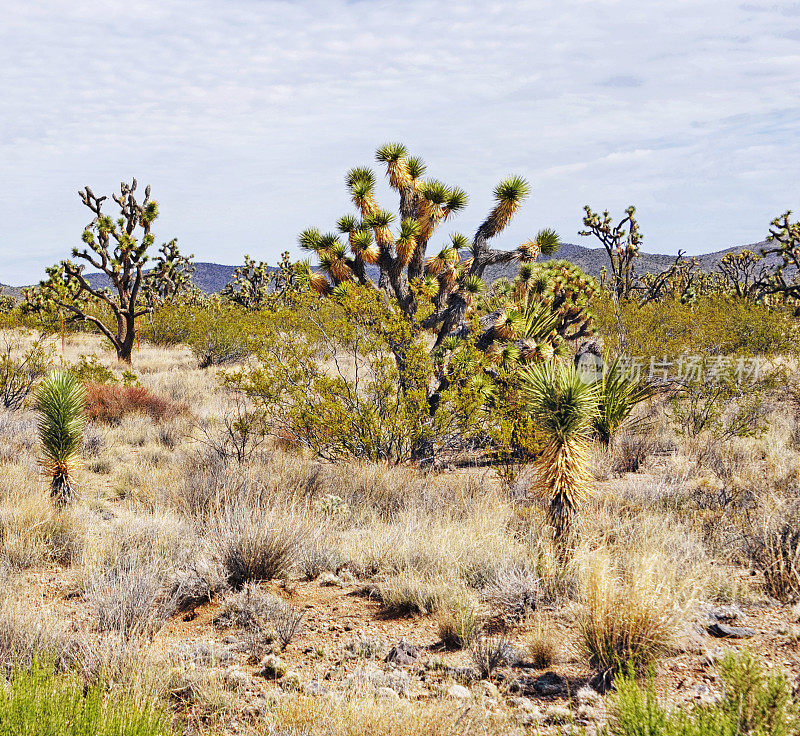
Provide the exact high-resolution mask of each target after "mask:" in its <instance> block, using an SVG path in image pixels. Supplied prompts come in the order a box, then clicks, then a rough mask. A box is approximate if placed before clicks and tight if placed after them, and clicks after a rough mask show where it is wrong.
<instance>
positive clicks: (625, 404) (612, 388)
mask: <svg viewBox="0 0 800 736" xmlns="http://www.w3.org/2000/svg"><path fill="white" fill-rule="evenodd" d="M598 392H599V395H600V396H599V399H600V400H599V411H598V413H597V416H596V417H595V419H594V430H595V432H596V433H597V437H598V439H599V440H600V442H601V443H602V444H603V447H608V446H609V445H610V444H611V441H612V440H613V439H614V435H615V434H616V433H617V431H618V430H619V428H620V427H622V426H623V425H624V424H625V423H626V422H628V421H629V419H630V416H631V412H632V411H633V410H634V408H635V407H636V405H637V404H640V403H641V402H642V401H646V400H647V399H649V398H650V397H651V396H653V394H654V393H655V391H654V389H653V386H652V385H651V384H650V383H648V382H647V381H645V380H643V379H641V378H634V377H632V376H629V375H627V374H626V372H625V370H624V368H623V366H621V365H620V362H619V358H617V359H616V360H615V361H614V362H613V363H611V365H609V366H607V367H606V366H604V367H603V375H602V377H601V378H600V380H599V381H598Z"/></svg>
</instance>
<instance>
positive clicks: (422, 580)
mask: <svg viewBox="0 0 800 736" xmlns="http://www.w3.org/2000/svg"><path fill="white" fill-rule="evenodd" d="M371 592H372V593H374V595H376V596H377V598H378V599H379V600H380V602H381V604H382V605H383V607H384V608H385V609H386V613H387V614H389V615H392V616H410V615H412V614H428V613H434V612H435V611H438V610H439V609H440V608H441V607H442V605H443V604H444V602H445V601H446V600H448V599H449V598H451V597H452V595H453V585H452V583H451V582H449V581H448V580H447V579H445V578H442V577H434V576H430V575H424V574H420V573H416V572H413V571H409V570H406V571H405V572H402V573H399V574H397V575H392V576H390V577H388V578H386V579H385V580H382V581H381V582H379V583H378V584H377V586H375V588H374V589H373V590H372V591H371Z"/></svg>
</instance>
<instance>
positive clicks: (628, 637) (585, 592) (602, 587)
mask: <svg viewBox="0 0 800 736" xmlns="http://www.w3.org/2000/svg"><path fill="white" fill-rule="evenodd" d="M579 574H580V578H581V603H580V605H579V606H578V609H577V612H576V616H575V624H576V626H577V629H578V634H579V636H580V640H581V646H582V648H583V650H584V651H585V653H586V655H587V657H588V660H589V665H590V666H591V667H593V668H594V669H596V670H597V671H598V673H599V674H600V676H601V679H602V682H603V684H604V685H608V684H610V682H611V678H612V677H613V674H614V673H616V672H618V671H620V669H621V668H622V669H626V668H628V667H632V668H633V669H634V670H635V671H638V672H641V671H643V670H644V669H645V668H646V667H647V666H648V665H649V664H650V663H652V662H654V661H655V660H657V659H658V658H659V657H660V656H662V655H663V654H664V653H665V652H666V651H667V650H668V649H669V647H670V645H671V644H672V643H673V640H674V638H675V636H676V634H677V630H678V626H679V621H680V616H681V613H682V611H681V608H682V604H683V606H685V604H686V601H685V600H682V595H681V591H680V589H679V588H680V581H679V580H676V578H675V571H674V569H670V566H669V564H668V562H667V561H666V560H665V559H664V557H663V556H661V555H659V554H657V553H655V552H651V553H650V554H647V555H642V554H639V555H637V554H635V553H633V554H629V555H627V556H626V557H624V558H622V559H619V558H618V559H614V558H613V557H612V555H611V554H610V553H609V550H608V549H602V548H601V549H597V550H595V551H593V552H590V553H588V554H587V555H586V556H585V557H584V559H583V560H581V569H580V573H579Z"/></svg>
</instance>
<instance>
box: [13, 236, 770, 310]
mask: <svg viewBox="0 0 800 736" xmlns="http://www.w3.org/2000/svg"><path fill="white" fill-rule="evenodd" d="M766 245H767V241H765V240H764V241H761V242H759V243H750V244H748V245H737V246H733V247H731V248H726V249H724V250H718V251H713V252H711V253H704V254H702V255H697V256H694V257H695V258H696V259H697V260H698V261H699V262H700V265H701V267H702V268H703V269H704V270H706V271H709V270H711V269H713V268H714V266H715V265H716V264H717V263H718V262H719V261H720V259H721V258H723V257H724V256H725V255H727V254H729V253H739V252H741V251H743V250H752V251H753V252H755V253H760V252H761V249H762V248H764V247H765V246H766ZM676 257H677V254H675V255H666V254H663V253H644V252H643V253H641V254H640V258H639V261H638V263H637V269H636V270H637V273H647V272H648V271H650V272H652V273H657V272H660V271H663V270H664V269H665V268H667V267H669V266H670V265H671V264H672V263H673V262H674V261H675V258H676ZM685 257H686V258H691V257H692V256H685ZM547 260H566V261H570V262H571V263H574V264H575V265H576V266H579V267H580V268H582V269H583V270H584V271H585V272H586V273H588V274H591V275H592V276H595V277H597V276H599V275H600V268H601V267H602V266H607V265H608V256H607V254H606V252H605V249H604V248H602V247H600V248H588V247H586V246H584V245H577V244H575V243H562V244H561V246H560V247H559V249H558V251H557V252H556V253H555V255H553V256H550V257H547V258H542V259H541V261H547ZM778 261H779V259H778V258H777V256H771V257H770V258H769V261H768V262H769V263H772V262H775V263H777V262H778ZM194 266H195V272H194V275H193V281H194V283H195V285H196V286H197V287H198V288H199V289H201V290H202V291H205V292H206V293H209V294H211V293H214V292H218V291H222V289H224V288H225V286H226V285H227V284H228V283H229V282H230V280H231V279H232V278H233V274H234V272H235V270H236V269H237V268H238V266H230V265H225V264H221V263H213V262H211V261H196V262H195V263H194ZM517 268H518V265H517V264H514V263H510V264H500V265H497V266H491V267H489V268H488V269H487V270H486V274H485V280H486V281H487V282H489V283H491V282H492V281H494V280H495V279H498V278H501V277H506V278H513V277H514V276H515V275H516V271H517ZM86 277H87V279H88V281H89V283H90V284H92V286H102V285H104V284H107V283H108V279H107V277H106V276H105V275H104V274H102V273H100V272H92V273H87V274H86ZM0 288H2V289H3V291H2V292H1V293H2V294H7V295H10V296H13V297H16V298H19V297H20V296H21V295H22V289H23V288H25V287H24V286H8V285H4V284H0Z"/></svg>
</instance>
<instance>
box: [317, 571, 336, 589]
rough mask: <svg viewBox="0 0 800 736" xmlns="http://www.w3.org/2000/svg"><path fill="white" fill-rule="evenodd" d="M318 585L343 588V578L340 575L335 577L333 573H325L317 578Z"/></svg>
mask: <svg viewBox="0 0 800 736" xmlns="http://www.w3.org/2000/svg"><path fill="white" fill-rule="evenodd" d="M317 583H319V584H320V585H325V586H328V587H331V586H338V587H339V588H341V587H342V580H341V578H340V577H339V576H338V575H334V574H333V573H332V572H323V573H322V575H320V576H319V577H318V578H317Z"/></svg>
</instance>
